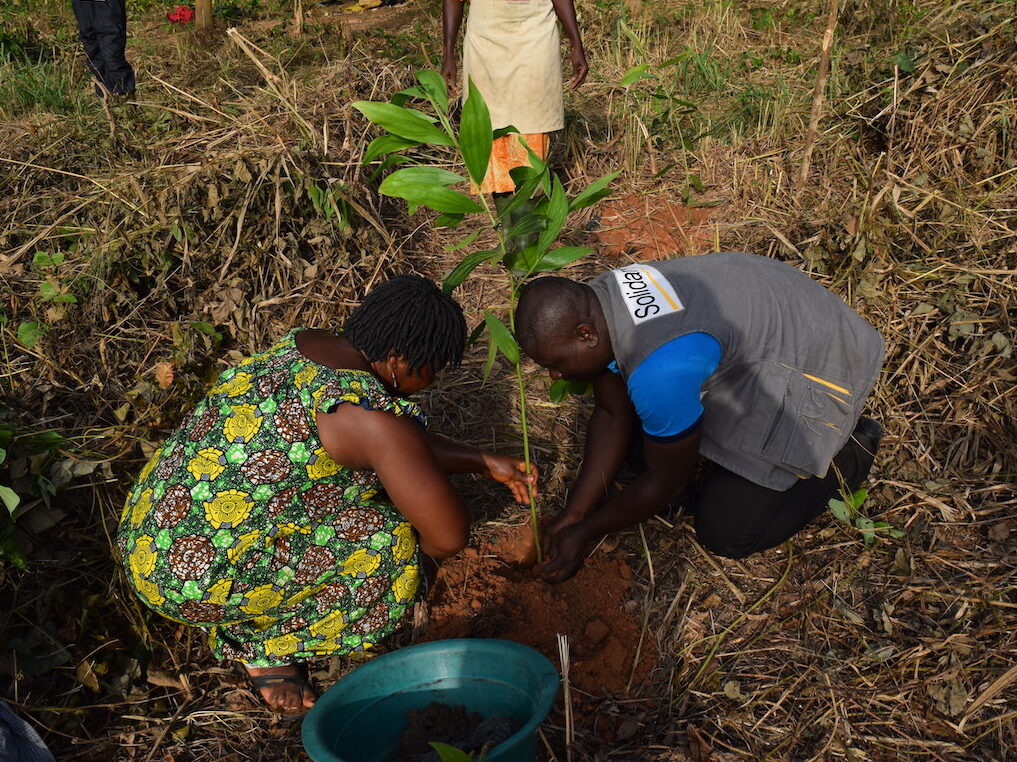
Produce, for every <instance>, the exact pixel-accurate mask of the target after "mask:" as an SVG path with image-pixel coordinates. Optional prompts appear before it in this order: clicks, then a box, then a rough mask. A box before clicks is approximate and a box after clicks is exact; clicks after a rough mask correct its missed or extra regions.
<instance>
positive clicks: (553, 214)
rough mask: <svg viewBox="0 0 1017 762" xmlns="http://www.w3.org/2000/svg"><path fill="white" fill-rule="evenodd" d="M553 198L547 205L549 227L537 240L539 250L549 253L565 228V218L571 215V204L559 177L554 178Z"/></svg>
mask: <svg viewBox="0 0 1017 762" xmlns="http://www.w3.org/2000/svg"><path fill="white" fill-rule="evenodd" d="M551 182H552V186H551V198H550V200H549V201H548V204H547V212H546V214H547V227H545V228H544V229H543V230H542V231H541V232H540V238H538V239H537V249H538V250H539V251H547V249H548V248H550V246H551V244H552V243H554V239H555V238H557V237H558V234H559V233H560V232H561V229H562V228H563V227H564V226H565V217H566V216H568V213H569V202H568V199H567V198H566V197H565V189H564V188H563V187H562V184H561V180H559V179H558V175H554V177H553V178H552V181H551Z"/></svg>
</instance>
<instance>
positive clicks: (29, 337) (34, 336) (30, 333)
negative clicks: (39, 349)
mask: <svg viewBox="0 0 1017 762" xmlns="http://www.w3.org/2000/svg"><path fill="white" fill-rule="evenodd" d="M45 331H46V329H45V327H44V326H43V325H42V324H41V323H22V324H21V325H19V326H18V341H20V342H21V343H22V344H24V345H25V346H26V347H28V348H29V349H31V348H32V347H34V346H35V345H36V344H38V343H39V339H40V338H42V334H43V333H44V332H45Z"/></svg>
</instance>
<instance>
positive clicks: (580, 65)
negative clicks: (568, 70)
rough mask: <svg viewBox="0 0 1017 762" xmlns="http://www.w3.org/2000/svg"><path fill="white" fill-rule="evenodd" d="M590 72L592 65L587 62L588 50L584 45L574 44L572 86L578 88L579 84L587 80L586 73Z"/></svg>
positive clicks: (574, 88)
mask: <svg viewBox="0 0 1017 762" xmlns="http://www.w3.org/2000/svg"><path fill="white" fill-rule="evenodd" d="M589 73H590V66H589V64H587V63H586V51H584V50H583V46H582V45H575V44H573V45H572V83H571V85H570V87H571V88H572V89H573V90H578V89H579V86H580V85H582V84H583V82H585V81H586V75H587V74H589Z"/></svg>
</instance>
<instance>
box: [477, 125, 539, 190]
mask: <svg viewBox="0 0 1017 762" xmlns="http://www.w3.org/2000/svg"><path fill="white" fill-rule="evenodd" d="M521 137H522V138H523V139H524V140H526V144H527V145H528V146H529V147H530V148H531V149H532V150H533V152H534V153H535V154H537V156H539V157H540V158H541V159H546V158H547V145H548V134H547V133H546V132H534V133H528V134H525V135H522V136H521ZM519 138H520V135H518V134H513V135H504V136H502V137H500V138H498V139H497V140H495V141H494V145H492V146H491V161H490V163H489V164H488V165H487V174H486V175H485V176H484V182H483V183H481V185H480V191H479V192H480V193H512V192H513V191H514V190H515V189H516V184H515V183H514V182H513V181H512V175H510V174H509V172H510V171H511V170H513V169H515V168H516V167H528V166H530V156H529V154H528V153H526V147H525V146H523V144H522V143H520V142H519ZM473 192H474V193H476V192H477V188H476V186H474V187H473Z"/></svg>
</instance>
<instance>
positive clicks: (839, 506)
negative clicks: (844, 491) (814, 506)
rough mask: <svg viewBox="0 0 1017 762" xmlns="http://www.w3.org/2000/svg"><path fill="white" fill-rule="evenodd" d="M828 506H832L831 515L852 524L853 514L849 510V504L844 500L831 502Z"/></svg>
mask: <svg viewBox="0 0 1017 762" xmlns="http://www.w3.org/2000/svg"><path fill="white" fill-rule="evenodd" d="M828 505H829V506H830V513H832V514H833V515H834V516H836V517H837V518H838V519H839V520H840V521H843V522H844V523H845V524H851V512H850V511H849V510H848V507H847V503H845V502H844V501H843V500H830V502H829V503H828Z"/></svg>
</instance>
